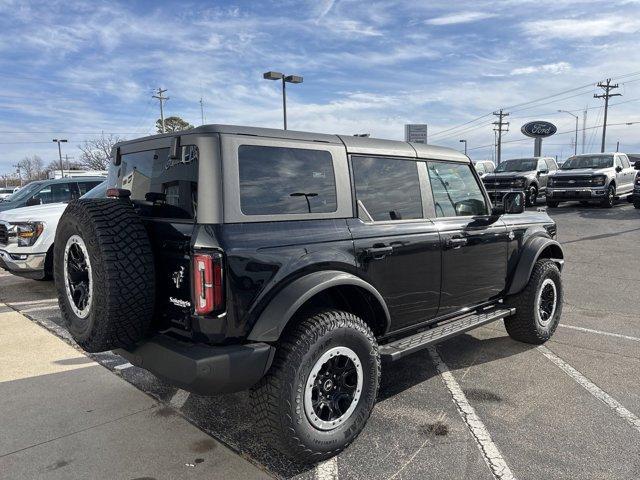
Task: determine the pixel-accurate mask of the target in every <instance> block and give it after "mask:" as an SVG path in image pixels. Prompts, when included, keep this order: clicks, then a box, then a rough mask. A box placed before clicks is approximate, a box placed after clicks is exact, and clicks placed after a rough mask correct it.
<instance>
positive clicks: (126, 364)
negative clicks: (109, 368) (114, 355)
mask: <svg viewBox="0 0 640 480" xmlns="http://www.w3.org/2000/svg"><path fill="white" fill-rule="evenodd" d="M131 367H133V365H131V364H130V363H129V362H127V363H123V364H122V365H116V366H115V367H113V369H114V370H124V369H125V368H131Z"/></svg>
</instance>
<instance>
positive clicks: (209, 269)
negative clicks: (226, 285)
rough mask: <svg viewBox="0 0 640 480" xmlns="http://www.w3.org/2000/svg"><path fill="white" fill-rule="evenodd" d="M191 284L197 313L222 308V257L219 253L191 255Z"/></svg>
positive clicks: (201, 313)
mask: <svg viewBox="0 0 640 480" xmlns="http://www.w3.org/2000/svg"><path fill="white" fill-rule="evenodd" d="M193 286H194V289H193V293H194V297H195V298H194V300H195V302H194V303H195V311H196V314H197V315H204V314H206V313H211V312H213V311H214V310H220V309H221V308H222V302H223V285H222V257H221V256H220V255H219V254H213V255H195V256H194V257H193Z"/></svg>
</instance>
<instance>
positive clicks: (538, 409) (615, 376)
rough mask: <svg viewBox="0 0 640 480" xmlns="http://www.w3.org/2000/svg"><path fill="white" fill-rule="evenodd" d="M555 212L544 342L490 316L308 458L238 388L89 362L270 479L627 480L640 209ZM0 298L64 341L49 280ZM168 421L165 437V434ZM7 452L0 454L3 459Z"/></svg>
mask: <svg viewBox="0 0 640 480" xmlns="http://www.w3.org/2000/svg"><path fill="white" fill-rule="evenodd" d="M550 213H551V215H552V217H553V218H554V219H555V220H556V221H557V223H558V231H559V233H558V239H559V241H560V242H561V243H562V244H563V247H564V248H565V255H566V264H565V269H564V272H563V278H564V286H565V300H564V310H563V316H562V321H561V325H560V327H559V328H558V330H557V331H556V334H555V335H554V337H553V339H552V340H551V341H550V342H548V343H547V344H546V345H545V346H544V347H535V346H531V345H525V344H520V343H517V342H515V341H512V340H511V339H509V337H508V336H507V334H506V332H505V330H504V328H503V326H502V324H501V323H500V322H498V323H494V324H490V325H488V326H486V327H482V328H480V329H478V330H475V331H472V332H470V333H469V334H465V335H462V336H459V337H457V338H454V339H452V340H449V341H447V342H444V343H442V344H440V345H438V346H437V348H435V349H431V350H430V351H423V352H420V353H417V354H414V355H412V356H409V357H407V358H406V359H403V360H401V361H398V362H396V363H394V364H391V365H389V366H385V368H384V369H383V379H382V387H381V390H380V397H379V400H378V404H377V406H376V408H375V410H374V413H373V415H372V417H371V419H370V421H369V423H368V425H367V427H366V428H365V430H364V431H363V433H362V434H361V435H360V437H359V438H358V439H357V441H356V442H355V443H354V444H353V445H352V446H351V447H349V448H348V449H347V450H346V451H345V452H343V453H342V454H340V455H339V456H338V457H336V458H334V459H332V460H329V461H327V462H325V463H323V464H321V465H318V466H315V467H305V466H300V465H296V464H294V463H292V462H290V461H289V460H288V459H287V458H285V457H283V456H281V455H279V454H278V453H276V452H274V451H273V450H272V449H271V448H270V447H269V445H266V444H264V443H262V442H261V439H260V438H259V437H258V436H257V435H256V434H255V432H254V429H253V425H254V413H253V412H252V410H251V407H250V403H249V398H248V394H246V393H240V394H234V395H226V396H220V397H211V398H210V397H200V396H196V395H189V394H187V393H186V392H182V391H180V390H176V388H175V387H171V386H169V385H167V384H165V383H163V382H161V381H159V380H157V379H156V378H155V377H153V376H152V375H151V374H149V373H147V372H146V371H144V370H141V369H139V368H137V367H133V366H131V365H130V364H128V363H127V362H126V361H125V360H124V359H122V358H121V357H118V356H117V355H114V354H112V353H104V354H98V355H93V356H92V357H91V358H93V359H94V360H95V361H96V362H98V363H99V364H101V365H102V366H103V367H105V368H107V369H108V370H109V371H110V372H111V373H109V375H116V376H120V377H122V378H123V379H124V380H126V381H127V382H129V383H130V384H132V385H133V386H135V387H137V388H138V389H139V390H141V391H142V392H144V393H146V394H148V396H150V397H151V398H152V399H153V400H154V401H155V402H157V403H158V404H159V405H161V406H163V407H164V408H171V409H173V410H174V411H175V412H176V413H177V414H179V415H180V416H182V417H183V418H185V419H186V420H187V421H188V422H190V423H191V424H193V425H194V426H196V427H198V428H199V429H200V430H201V431H202V432H204V434H206V435H209V436H211V437H212V438H213V439H214V440H215V441H218V442H221V443H222V444H224V445H226V446H227V447H228V448H229V449H231V450H232V451H234V452H236V453H237V454H238V455H240V457H242V458H243V459H247V460H249V462H251V463H253V465H254V466H255V467H257V468H258V469H260V470H261V471H262V472H266V473H268V474H271V475H273V476H274V477H283V478H319V479H336V478H345V479H346V478H349V479H372V478H375V479H378V478H380V479H392V478H393V479H402V478H433V479H444V478H473V479H485V478H486V479H491V478H505V479H506V478H519V479H524V478H530V479H538V478H554V479H563V478H567V479H568V478H571V479H574V478H582V479H604V478H615V479H635V478H638V477H640V418H639V417H640V381H639V380H640V296H639V295H638V293H637V292H638V285H639V284H640V283H639V282H640V261H639V258H640V241H638V240H639V239H640V210H636V209H634V208H633V207H632V206H631V205H629V204H627V203H626V202H624V203H620V204H619V205H617V206H616V207H615V208H613V209H609V210H607V209H601V208H599V207H595V206H592V207H582V206H577V205H576V204H568V205H562V206H561V207H559V208H557V209H554V210H552V211H550ZM0 303H3V304H5V305H7V306H9V307H10V308H11V309H13V310H14V311H16V310H17V311H19V312H21V313H22V314H24V315H25V316H27V317H28V318H30V319H31V320H33V321H34V322H36V323H37V324H40V325H41V326H43V327H45V328H47V329H49V330H50V331H52V332H53V333H55V334H56V335H58V336H59V337H61V338H63V339H65V340H66V341H68V342H70V340H69V337H68V335H67V334H66V332H65V331H64V330H63V329H62V328H60V326H59V324H60V321H61V320H60V315H59V312H58V308H57V301H56V300H55V292H54V287H53V284H52V283H51V282H34V281H31V280H23V279H20V278H17V277H14V276H11V275H8V274H6V273H2V274H0ZM9 394H10V392H9ZM136 398H137V397H135V398H134V397H132V401H141V400H139V399H137V400H136ZM145 398H146V396H145ZM42 401H43V402H44V401H46V391H44V392H42ZM26 413H27V414H28V411H27V412H26ZM50 415H52V416H55V415H56V411H51V412H50ZM149 421H150V422H153V421H156V420H154V419H153V418H150V419H149ZM171 428H172V426H171V424H168V425H167V426H166V427H165V431H164V435H166V436H168V437H171V435H172V434H173V432H172V430H171ZM17 434H18V432H14V431H11V430H9V431H7V430H4V429H3V431H2V435H3V436H5V437H9V438H11V437H12V436H13V435H17ZM100 448H101V449H103V450H104V449H109V448H110V446H109V445H108V444H102V445H101V446H100ZM26 452H28V450H26ZM37 454H38V453H35V452H34V455H37ZM132 454H133V453H132ZM11 455H14V454H9V455H4V456H3V454H2V453H0V466H1V465H2V464H3V462H4V463H5V465H9V462H10V461H11V458H10V457H11ZM21 455H23V457H22V459H23V461H29V455H28V453H27V454H25V453H24V452H22V453H21ZM136 461H137V462H140V463H144V462H145V461H154V459H153V458H152V457H149V458H148V459H145V458H144V457H143V458H136ZM0 468H1V467H0ZM66 468H67V469H68V470H67V471H65V473H64V475H65V478H79V477H80V476H82V475H81V473H79V472H77V471H74V467H73V464H71V465H68V466H67V467H66ZM196 468H198V467H197V466H196ZM202 468H205V467H202ZM256 471H259V470H256ZM96 475H97V473H96ZM167 475H169V474H167ZM135 476H136V475H133V474H132V475H131V476H130V477H127V478H135ZM43 477H46V475H44V474H43ZM158 478H169V476H168V477H162V476H159V477H158ZM170 478H174V477H173V476H171V477H170ZM175 478H181V477H175ZM185 478H187V477H186V473H185ZM189 478H190V477H189Z"/></svg>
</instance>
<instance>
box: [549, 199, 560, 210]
mask: <svg viewBox="0 0 640 480" xmlns="http://www.w3.org/2000/svg"><path fill="white" fill-rule="evenodd" d="M558 205H560V202H552V201H549V200H547V207H549V208H558Z"/></svg>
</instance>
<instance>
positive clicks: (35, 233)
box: [14, 222, 44, 247]
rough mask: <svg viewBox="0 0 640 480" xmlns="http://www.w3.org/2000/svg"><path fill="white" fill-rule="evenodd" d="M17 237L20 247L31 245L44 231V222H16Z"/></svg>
mask: <svg viewBox="0 0 640 480" xmlns="http://www.w3.org/2000/svg"><path fill="white" fill-rule="evenodd" d="M14 225H15V227H16V228H15V232H16V237H17V238H18V246H19V247H30V246H31V245H33V244H34V243H36V240H38V237H40V235H41V234H42V232H43V231H44V224H43V223H42V222H28V223H15V224H14Z"/></svg>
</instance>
